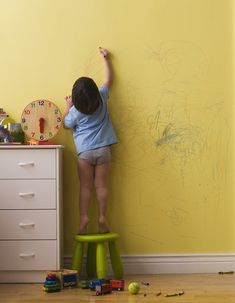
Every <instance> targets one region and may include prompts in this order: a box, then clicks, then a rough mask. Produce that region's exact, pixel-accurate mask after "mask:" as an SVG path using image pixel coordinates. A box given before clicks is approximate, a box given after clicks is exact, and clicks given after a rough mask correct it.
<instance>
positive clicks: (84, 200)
mask: <svg viewBox="0 0 235 303" xmlns="http://www.w3.org/2000/svg"><path fill="white" fill-rule="evenodd" d="M78 175H79V179H80V195H79V209H80V225H79V234H85V233H86V227H87V224H88V223H89V218H88V207H89V202H90V199H91V194H92V190H93V185H94V166H93V165H91V164H89V163H88V162H87V161H86V160H83V159H78Z"/></svg>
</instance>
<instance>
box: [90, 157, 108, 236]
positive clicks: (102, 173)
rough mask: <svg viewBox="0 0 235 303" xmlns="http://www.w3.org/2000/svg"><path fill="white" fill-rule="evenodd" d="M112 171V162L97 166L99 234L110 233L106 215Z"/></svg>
mask: <svg viewBox="0 0 235 303" xmlns="http://www.w3.org/2000/svg"><path fill="white" fill-rule="evenodd" d="M109 171H110V162H106V163H104V164H100V165H96V166H95V182H94V184H95V190H96V198H97V202H98V210H99V232H100V233H106V232H109V228H108V226H107V225H106V222H105V214H106V209H107V202H108V175H109Z"/></svg>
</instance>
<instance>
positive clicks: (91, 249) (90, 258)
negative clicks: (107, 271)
mask: <svg viewBox="0 0 235 303" xmlns="http://www.w3.org/2000/svg"><path fill="white" fill-rule="evenodd" d="M86 272H87V276H88V278H90V279H91V278H95V277H96V245H95V243H88V246H87V259H86Z"/></svg>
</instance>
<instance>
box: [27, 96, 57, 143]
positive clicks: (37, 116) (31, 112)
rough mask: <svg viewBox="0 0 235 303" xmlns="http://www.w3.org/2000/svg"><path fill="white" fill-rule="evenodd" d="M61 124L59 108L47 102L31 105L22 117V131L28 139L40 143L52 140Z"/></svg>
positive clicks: (40, 101)
mask: <svg viewBox="0 0 235 303" xmlns="http://www.w3.org/2000/svg"><path fill="white" fill-rule="evenodd" d="M61 123H62V116H61V112H60V110H59V108H58V107H57V106H56V105H55V104H54V103H52V102H51V101H47V100H36V101H33V102H31V103H29V104H28V105H27V106H26V107H25V109H24V110H23V112H22V115H21V126H22V130H23V131H24V132H25V134H26V136H27V137H29V138H32V139H35V140H38V141H47V140H49V139H52V138H53V137H54V136H55V135H56V134H57V132H58V130H59V129H60V126H61Z"/></svg>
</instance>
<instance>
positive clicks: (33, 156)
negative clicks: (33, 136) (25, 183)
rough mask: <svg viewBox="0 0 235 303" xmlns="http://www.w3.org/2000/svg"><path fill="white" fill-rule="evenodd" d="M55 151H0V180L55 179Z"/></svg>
mask: <svg viewBox="0 0 235 303" xmlns="http://www.w3.org/2000/svg"><path fill="white" fill-rule="evenodd" d="M55 155H56V153H55V150H49V149H46V150H29V149H22V150H20V149H18V150H0V163H1V166H0V179H31V178H55V176H56V171H55V165H56V163H55V157H56V156H55Z"/></svg>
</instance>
